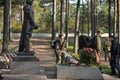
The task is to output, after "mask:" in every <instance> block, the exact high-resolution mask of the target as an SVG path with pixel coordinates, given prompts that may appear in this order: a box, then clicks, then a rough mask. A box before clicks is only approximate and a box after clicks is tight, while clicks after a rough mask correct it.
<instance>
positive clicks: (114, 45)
mask: <svg viewBox="0 0 120 80" xmlns="http://www.w3.org/2000/svg"><path fill="white" fill-rule="evenodd" d="M110 51H111V56H115V55H119V43H118V42H117V40H115V39H114V40H112V41H111V48H110Z"/></svg>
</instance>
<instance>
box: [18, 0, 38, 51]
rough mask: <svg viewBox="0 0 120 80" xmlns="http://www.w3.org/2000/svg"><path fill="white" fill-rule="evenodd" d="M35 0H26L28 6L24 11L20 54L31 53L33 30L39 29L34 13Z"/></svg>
mask: <svg viewBox="0 0 120 80" xmlns="http://www.w3.org/2000/svg"><path fill="white" fill-rule="evenodd" d="M33 1H34V0H26V6H25V7H24V8H23V10H24V22H23V26H22V32H21V38H20V42H19V52H26V53H29V52H30V45H29V43H30V38H31V36H32V31H33V29H37V28H38V25H36V24H35V22H34V12H33V9H32V3H33Z"/></svg>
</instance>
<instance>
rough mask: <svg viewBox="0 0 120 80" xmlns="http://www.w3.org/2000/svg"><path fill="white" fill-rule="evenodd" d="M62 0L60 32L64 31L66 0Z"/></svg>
mask: <svg viewBox="0 0 120 80" xmlns="http://www.w3.org/2000/svg"><path fill="white" fill-rule="evenodd" d="M60 1H61V11H60V12H61V14H60V34H63V32H64V0H60Z"/></svg>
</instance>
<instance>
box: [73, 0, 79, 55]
mask: <svg viewBox="0 0 120 80" xmlns="http://www.w3.org/2000/svg"><path fill="white" fill-rule="evenodd" d="M79 17H80V0H78V1H77V8H76V20H75V33H74V36H75V38H74V52H75V53H78V35H77V34H76V32H77V31H78V30H79Z"/></svg>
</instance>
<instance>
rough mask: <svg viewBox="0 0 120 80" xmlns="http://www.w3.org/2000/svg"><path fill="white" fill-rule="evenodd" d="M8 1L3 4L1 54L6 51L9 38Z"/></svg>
mask: <svg viewBox="0 0 120 80" xmlns="http://www.w3.org/2000/svg"><path fill="white" fill-rule="evenodd" d="M8 23H9V0H5V2H4V28H3V45H2V52H6V51H7V49H8V38H9V35H8V34H9V24H8Z"/></svg>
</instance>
